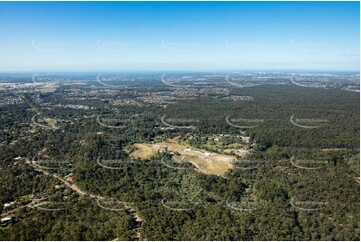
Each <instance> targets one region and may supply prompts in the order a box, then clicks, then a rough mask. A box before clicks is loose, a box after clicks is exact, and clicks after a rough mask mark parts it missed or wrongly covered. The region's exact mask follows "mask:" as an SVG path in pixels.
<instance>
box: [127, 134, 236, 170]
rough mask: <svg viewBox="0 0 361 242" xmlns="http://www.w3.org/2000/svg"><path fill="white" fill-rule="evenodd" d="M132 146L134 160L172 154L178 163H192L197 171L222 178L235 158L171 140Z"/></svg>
mask: <svg viewBox="0 0 361 242" xmlns="http://www.w3.org/2000/svg"><path fill="white" fill-rule="evenodd" d="M134 146H135V147H136V148H137V150H136V151H134V152H132V153H131V154H130V156H132V157H134V158H140V159H147V158H150V157H152V156H154V155H156V154H157V153H164V152H168V153H171V154H173V158H174V159H175V160H176V161H178V162H189V163H192V164H193V165H194V166H195V167H196V169H197V170H198V171H200V172H203V173H205V174H214V175H218V176H222V175H224V174H225V172H227V171H228V170H229V169H232V167H233V164H232V163H233V161H234V160H236V158H237V157H236V156H233V155H223V154H218V153H215V152H209V151H207V150H204V149H197V148H193V147H190V146H186V145H182V144H177V143H174V141H173V140H169V141H168V142H159V143H154V144H150V143H137V144H134Z"/></svg>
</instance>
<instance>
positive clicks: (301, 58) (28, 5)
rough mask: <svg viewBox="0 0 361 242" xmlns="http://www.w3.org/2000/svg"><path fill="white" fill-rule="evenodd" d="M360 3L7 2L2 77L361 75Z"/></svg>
mask: <svg viewBox="0 0 361 242" xmlns="http://www.w3.org/2000/svg"><path fill="white" fill-rule="evenodd" d="M359 7H360V6H359V2H107V3H105V2H50V3H49V2H48V3H47V2H35V3H34V2H11V3H7V2H0V53H1V58H0V71H34V70H35V71H37V70H85V71H87V70H155V71H157V70H336V71H349V70H359V65H360V61H359V59H360V56H359V53H360V47H359V45H360V22H359V19H360V13H359Z"/></svg>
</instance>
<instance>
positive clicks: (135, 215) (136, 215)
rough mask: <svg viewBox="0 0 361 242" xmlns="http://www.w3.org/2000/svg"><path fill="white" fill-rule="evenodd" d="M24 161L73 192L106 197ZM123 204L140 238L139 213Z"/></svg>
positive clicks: (99, 197) (140, 219) (141, 220)
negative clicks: (87, 190) (85, 189)
mask: <svg viewBox="0 0 361 242" xmlns="http://www.w3.org/2000/svg"><path fill="white" fill-rule="evenodd" d="M25 163H26V164H28V165H30V166H31V167H33V168H34V170H36V171H38V172H41V173H43V174H45V175H47V176H52V177H54V178H55V179H57V180H59V181H60V182H62V183H63V184H64V185H65V186H67V187H69V188H70V189H72V190H73V191H74V192H76V193H78V194H79V195H80V196H89V197H90V198H92V199H107V198H105V197H102V196H98V195H94V194H91V193H89V192H86V191H84V190H82V189H80V188H79V187H78V186H77V185H75V184H73V183H70V182H68V181H67V180H65V179H64V178H62V177H60V176H58V175H56V174H52V173H49V172H48V171H46V170H44V169H42V168H39V167H38V166H37V165H35V164H33V163H32V162H31V161H30V160H26V162H25ZM123 205H124V208H125V209H126V210H127V212H128V213H129V214H130V215H131V216H132V217H133V220H134V221H135V224H136V227H135V232H136V236H135V240H141V238H142V236H141V233H140V226H141V224H142V222H143V219H142V217H141V216H140V215H139V213H138V212H137V210H136V209H135V208H134V207H132V206H130V205H129V204H124V203H123ZM115 240H117V239H115Z"/></svg>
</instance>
